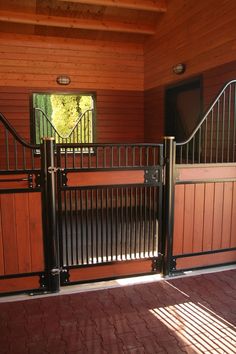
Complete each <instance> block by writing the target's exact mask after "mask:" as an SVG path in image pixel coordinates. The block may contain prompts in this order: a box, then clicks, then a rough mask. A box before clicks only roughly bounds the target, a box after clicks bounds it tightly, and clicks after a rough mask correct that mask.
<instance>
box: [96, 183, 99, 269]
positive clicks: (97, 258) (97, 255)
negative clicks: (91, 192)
mask: <svg viewBox="0 0 236 354" xmlns="http://www.w3.org/2000/svg"><path fill="white" fill-rule="evenodd" d="M98 218H99V216H98V189H96V262H97V263H98V260H99V249H98V240H99V238H98V230H99V229H98Z"/></svg>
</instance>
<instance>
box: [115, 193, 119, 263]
mask: <svg viewBox="0 0 236 354" xmlns="http://www.w3.org/2000/svg"><path fill="white" fill-rule="evenodd" d="M118 226H119V193H118V188H117V187H116V241H115V249H116V252H115V253H116V261H117V260H118V235H119V229H118Z"/></svg>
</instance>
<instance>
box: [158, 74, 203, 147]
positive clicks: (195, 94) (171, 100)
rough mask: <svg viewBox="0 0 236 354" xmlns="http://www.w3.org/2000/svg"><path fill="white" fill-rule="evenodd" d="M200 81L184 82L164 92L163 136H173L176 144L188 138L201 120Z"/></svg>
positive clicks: (198, 79)
mask: <svg viewBox="0 0 236 354" xmlns="http://www.w3.org/2000/svg"><path fill="white" fill-rule="evenodd" d="M201 113H202V85H201V79H200V78H197V79H194V80H192V81H191V82H190V81H188V82H185V83H182V84H179V85H177V86H173V87H170V88H168V89H167V90H166V100H165V135H169V136H174V137H175V139H176V141H177V142H181V141H184V140H186V139H188V138H189V136H190V135H191V133H192V132H193V130H194V129H195V128H196V126H197V125H198V123H199V122H200V119H201Z"/></svg>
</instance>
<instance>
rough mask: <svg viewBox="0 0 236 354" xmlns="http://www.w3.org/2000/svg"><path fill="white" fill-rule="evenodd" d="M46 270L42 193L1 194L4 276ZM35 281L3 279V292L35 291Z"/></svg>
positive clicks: (0, 244) (0, 258) (0, 272)
mask: <svg viewBox="0 0 236 354" xmlns="http://www.w3.org/2000/svg"><path fill="white" fill-rule="evenodd" d="M43 270H44V256H43V235H42V211H41V193H37V192H34V193H32V192H30V193H7V194H0V276H11V275H16V276H19V275H20V274H27V273H34V272H41V271H43ZM31 280H32V279H30V278H29V277H25V278H23V279H22V280H20V278H17V280H16V279H14V281H13V279H1V280H0V292H2V291H4V292H6V291H15V290H21V289H24V290H25V289H28V287H29V286H30V288H31V285H32V284H35V279H34V281H33V283H32V281H31ZM37 282H38V281H37ZM37 282H36V283H37ZM17 284H18V285H17ZM30 284H31V285H30ZM38 286H39V284H38Z"/></svg>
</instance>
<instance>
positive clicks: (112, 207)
mask: <svg viewBox="0 0 236 354" xmlns="http://www.w3.org/2000/svg"><path fill="white" fill-rule="evenodd" d="M110 193H111V245H110V252H111V261H113V242H114V240H113V239H114V236H113V235H114V225H113V224H114V206H113V188H111V190H110Z"/></svg>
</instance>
